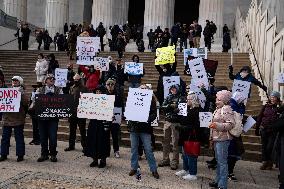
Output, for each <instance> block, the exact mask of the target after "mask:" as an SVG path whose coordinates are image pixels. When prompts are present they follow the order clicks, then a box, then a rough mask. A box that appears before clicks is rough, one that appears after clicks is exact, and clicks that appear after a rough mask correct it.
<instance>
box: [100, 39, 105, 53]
mask: <svg viewBox="0 0 284 189" xmlns="http://www.w3.org/2000/svg"><path fill="white" fill-rule="evenodd" d="M100 43H101V51H104V37H100Z"/></svg>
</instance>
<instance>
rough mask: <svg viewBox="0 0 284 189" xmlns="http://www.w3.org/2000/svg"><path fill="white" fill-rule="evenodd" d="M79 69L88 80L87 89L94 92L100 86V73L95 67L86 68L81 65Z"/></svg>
mask: <svg viewBox="0 0 284 189" xmlns="http://www.w3.org/2000/svg"><path fill="white" fill-rule="evenodd" d="M79 68H80V69H81V71H82V72H83V73H84V75H85V79H86V80H87V81H86V87H87V88H88V90H89V91H90V92H92V91H93V90H95V89H96V88H97V86H98V85H99V80H100V71H99V70H95V68H94V66H89V67H85V66H83V65H80V66H79Z"/></svg>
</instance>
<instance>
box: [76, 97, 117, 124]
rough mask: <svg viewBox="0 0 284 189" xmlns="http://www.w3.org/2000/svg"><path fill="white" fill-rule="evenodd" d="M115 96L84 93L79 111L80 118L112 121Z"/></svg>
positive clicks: (80, 100)
mask: <svg viewBox="0 0 284 189" xmlns="http://www.w3.org/2000/svg"><path fill="white" fill-rule="evenodd" d="M114 100H115V96H114V95H105V94H93V93H83V94H81V96H80V99H79V105H78V109H77V117H78V118H87V119H96V120H105V121H112V118H113V109H114Z"/></svg>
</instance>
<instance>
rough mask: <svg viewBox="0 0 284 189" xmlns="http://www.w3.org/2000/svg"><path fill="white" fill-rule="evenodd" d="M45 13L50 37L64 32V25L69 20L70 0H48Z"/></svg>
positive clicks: (46, 26) (46, 27)
mask: <svg viewBox="0 0 284 189" xmlns="http://www.w3.org/2000/svg"><path fill="white" fill-rule="evenodd" d="M45 15H46V16H45V18H46V19H45V29H47V30H48V33H49V35H50V37H52V38H53V37H54V35H55V33H56V32H59V33H63V26H64V24H65V23H68V21H69V0H47V2H46V12H45Z"/></svg>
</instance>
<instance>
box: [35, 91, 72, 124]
mask: <svg viewBox="0 0 284 189" xmlns="http://www.w3.org/2000/svg"><path fill="white" fill-rule="evenodd" d="M74 111H75V110H74V97H73V96H72V95H44V94H36V95H35V113H36V115H37V117H38V119H60V118H69V117H70V116H71V115H72V113H73V112H74Z"/></svg>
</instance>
